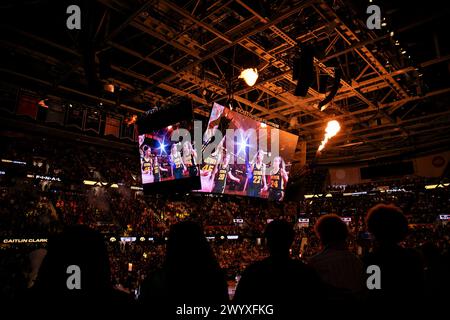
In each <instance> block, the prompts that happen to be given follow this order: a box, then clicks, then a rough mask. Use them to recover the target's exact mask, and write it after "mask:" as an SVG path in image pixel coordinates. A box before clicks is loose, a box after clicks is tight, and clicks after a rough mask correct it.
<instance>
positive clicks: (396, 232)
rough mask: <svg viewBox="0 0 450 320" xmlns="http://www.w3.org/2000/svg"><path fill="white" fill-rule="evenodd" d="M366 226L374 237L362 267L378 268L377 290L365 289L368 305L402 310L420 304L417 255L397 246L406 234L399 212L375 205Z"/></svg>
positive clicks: (420, 274) (421, 280)
mask: <svg viewBox="0 0 450 320" xmlns="http://www.w3.org/2000/svg"><path fill="white" fill-rule="evenodd" d="M366 224H367V228H368V230H369V232H370V233H372V234H373V236H374V238H375V247H374V250H373V252H372V253H369V254H368V255H367V256H366V257H365V259H364V262H365V264H366V266H370V265H377V266H379V267H380V271H381V289H379V290H377V289H373V290H369V297H368V298H369V299H368V303H369V305H372V306H383V307H384V306H386V307H388V306H389V307H391V308H392V309H399V308H401V309H405V308H407V306H419V305H421V304H423V288H424V273H423V265H422V262H421V259H420V256H419V254H418V253H417V252H416V251H414V250H412V249H407V248H403V247H401V246H400V245H399V243H400V242H401V241H402V240H404V239H405V237H406V235H407V233H408V221H407V220H406V217H405V216H404V215H403V212H402V211H401V209H400V208H398V207H396V206H394V205H385V204H378V205H376V206H374V207H373V208H371V209H370V210H369V212H368V214H367V218H366Z"/></svg>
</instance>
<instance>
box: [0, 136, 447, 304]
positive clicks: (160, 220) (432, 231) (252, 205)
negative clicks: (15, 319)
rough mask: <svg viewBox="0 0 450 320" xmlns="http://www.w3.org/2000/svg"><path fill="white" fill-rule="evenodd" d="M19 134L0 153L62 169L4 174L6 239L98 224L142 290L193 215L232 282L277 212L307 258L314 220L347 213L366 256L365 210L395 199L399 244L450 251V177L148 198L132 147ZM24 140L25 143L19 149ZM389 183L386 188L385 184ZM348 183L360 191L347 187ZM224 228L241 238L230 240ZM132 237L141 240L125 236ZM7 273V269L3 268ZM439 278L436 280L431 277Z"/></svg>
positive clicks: (114, 270)
mask: <svg viewBox="0 0 450 320" xmlns="http://www.w3.org/2000/svg"><path fill="white" fill-rule="evenodd" d="M14 141H15V142H14V143H8V144H7V146H8V147H7V148H6V149H5V150H2V158H3V159H12V160H18V161H24V162H26V163H27V170H28V171H27V172H28V173H30V172H34V174H43V175H49V176H52V175H54V176H58V177H61V180H62V182H48V181H41V180H37V179H28V178H26V177H25V176H23V177H20V178H11V177H0V179H1V180H0V181H1V185H0V188H1V189H0V232H1V235H2V238H29V237H48V236H51V235H52V234H56V233H58V232H60V231H61V230H63V229H64V228H65V227H67V226H74V225H85V226H88V227H89V228H91V229H93V230H96V231H100V232H101V233H102V234H103V236H104V239H105V243H106V244H107V249H108V254H109V261H110V265H111V278H112V283H113V285H114V286H115V287H116V288H119V289H121V290H122V291H124V292H127V293H129V294H132V295H134V296H136V297H137V296H139V294H140V288H141V286H142V283H143V281H144V279H146V278H147V277H148V276H149V275H150V274H152V273H153V272H155V271H156V270H158V269H159V268H161V267H162V266H163V265H164V261H165V254H166V246H167V242H168V238H169V237H170V229H171V226H173V225H176V224H178V223H180V222H183V221H196V222H197V223H198V224H199V225H201V226H202V228H203V230H204V234H205V235H206V236H207V237H208V238H209V239H210V241H209V245H210V246H211V249H212V252H213V253H214V256H215V257H216V258H217V262H218V265H219V266H220V268H221V269H222V270H223V271H224V272H225V279H226V281H228V285H229V287H230V288H233V290H234V288H235V286H236V282H237V280H239V278H240V277H241V276H242V275H243V274H244V270H246V268H248V267H249V266H250V265H252V263H254V262H255V261H258V260H262V259H264V258H266V257H267V256H268V254H269V252H268V251H267V248H266V245H265V241H264V236H265V230H266V227H267V225H268V223H269V222H270V221H271V220H273V219H275V220H283V221H287V222H289V223H290V225H294V226H295V227H294V230H293V244H292V247H290V255H291V256H292V257H294V258H295V259H296V260H299V261H308V260H309V259H310V258H311V257H313V256H315V255H316V254H317V253H318V252H320V250H321V248H322V246H323V239H321V238H320V237H319V236H318V234H319V233H320V232H317V230H315V229H314V225H315V224H316V223H317V222H318V221H320V219H321V217H323V216H324V215H326V214H337V215H338V216H339V217H349V218H351V221H350V222H348V225H347V228H348V230H349V233H348V235H346V239H345V242H346V246H347V247H348V250H349V252H352V253H353V254H355V255H356V256H364V255H366V254H367V253H369V252H370V251H371V245H372V241H373V239H372V238H370V237H371V236H373V235H370V234H367V233H366V231H367V230H368V226H367V225H366V217H367V212H368V211H369V209H370V208H372V207H373V206H375V205H376V204H379V203H392V204H395V205H396V206H398V207H399V208H400V209H401V210H402V211H403V213H404V214H405V216H406V218H407V221H408V223H409V233H408V235H407V236H406V237H405V239H401V242H402V244H403V245H404V246H406V247H409V248H416V249H421V252H422V256H423V257H424V259H425V257H426V258H427V259H425V260H426V261H427V263H426V265H427V266H429V268H435V266H434V265H433V263H435V261H436V260H439V259H440V257H444V256H445V255H448V254H449V252H450V225H449V224H447V223H446V222H445V221H441V220H439V214H449V213H450V189H449V187H448V186H444V187H441V188H434V189H430V190H427V189H425V187H424V186H425V184H427V183H428V182H427V181H424V180H422V179H418V178H417V179H415V180H411V179H407V180H403V181H397V182H389V183H387V182H380V183H371V184H366V185H355V186H345V187H341V186H330V187H328V189H327V191H326V192H324V193H323V194H321V195H320V196H316V197H308V198H302V199H298V200H296V201H286V202H283V203H275V202H267V201H265V200H264V201H262V200H261V199H253V198H247V197H225V196H224V197H222V196H209V195H201V194H195V193H194V194H183V195H165V196H156V195H155V196H151V197H148V196H147V197H144V196H143V195H142V193H141V192H140V191H136V190H131V189H130V186H131V185H139V178H138V177H136V175H135V174H134V173H133V172H137V171H138V170H136V171H134V170H133V169H135V168H134V162H133V161H131V160H129V159H131V158H132V156H131V155H128V157H130V158H127V156H124V157H120V158H119V157H117V155H114V154H113V153H112V152H110V153H108V152H107V151H105V152H104V151H103V150H99V149H98V148H93V147H87V148H86V151H85V150H84V149H83V152H75V151H73V149H71V148H72V147H70V146H68V145H66V143H62V142H61V143H60V144H58V145H56V146H57V147H55V143H56V142H55V141H52V143H51V144H50V143H49V144H46V143H40V144H39V147H34V146H29V145H27V143H25V142H23V141H21V140H14ZM27 148H28V149H29V152H22V153H20V152H19V151H20V150H21V151H23V150H26V149H27ZM18 150H19V151H18ZM36 155H39V156H38V157H37V156H36ZM39 159H41V160H39ZM29 164H31V167H30V166H29ZM131 164H133V165H131ZM136 165H138V164H136ZM17 166H20V164H18V165H17ZM105 177H108V180H109V181H113V182H115V183H116V182H117V183H119V185H118V186H117V188H112V187H111V186H110V185H106V186H85V185H82V184H78V185H76V184H75V183H73V181H76V180H78V181H81V180H83V179H95V180H100V181H101V180H103V179H104V178H105ZM65 181H70V183H66V182H65ZM43 185H45V187H43ZM386 185H387V188H385V189H384V190H383V191H380V190H382V189H380V186H386ZM351 192H364V193H362V194H358V195H348V194H347V193H351ZM344 193H345V194H344ZM329 194H331V196H329ZM346 194H347V195H346ZM300 218H308V219H309V224H308V225H307V226H301V225H299V224H298V223H297V221H298V219H300ZM227 235H235V236H236V235H237V236H238V238H237V239H227ZM126 236H130V237H136V239H135V241H133V242H123V241H121V240H120V237H126ZM112 237H115V240H116V241H112V240H111V238H112ZM140 237H144V241H141V240H140ZM150 237H151V238H153V241H150V240H149V238H150ZM211 237H214V239H212V238H211ZM20 246H21V245H19V244H17V245H15V246H14V245H9V244H3V245H2V247H1V252H2V264H3V263H4V261H5V259H9V258H5V257H7V256H8V252H10V251H14V250H16V251H15V252H19V251H20V254H23V253H24V252H27V250H26V249H23V248H24V247H21V248H20V250H19V249H18V248H19V247H20ZM36 246H37V247H39V245H34V246H30V248H29V251H31V250H32V249H35V248H36ZM41 246H42V245H41ZM14 248H15V249H14ZM2 268H4V267H3V266H2ZM1 276H2V277H6V276H5V273H4V270H2V275H1ZM433 281H435V279H433ZM433 285H435V283H434V282H433V283H432V284H431V285H430V286H433ZM5 288H6V287H5ZM430 290H431V289H430ZM5 295H6V293H4V292H2V296H5Z"/></svg>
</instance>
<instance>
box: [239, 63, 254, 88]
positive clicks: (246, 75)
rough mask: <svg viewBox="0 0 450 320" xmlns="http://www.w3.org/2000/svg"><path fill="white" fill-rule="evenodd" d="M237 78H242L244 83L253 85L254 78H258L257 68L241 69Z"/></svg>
mask: <svg viewBox="0 0 450 320" xmlns="http://www.w3.org/2000/svg"><path fill="white" fill-rule="evenodd" d="M239 79H244V81H245V83H246V84H247V85H248V86H250V87H251V86H253V85H254V84H255V83H256V80H258V69H256V68H247V69H244V70H242V72H241V74H240V75H239Z"/></svg>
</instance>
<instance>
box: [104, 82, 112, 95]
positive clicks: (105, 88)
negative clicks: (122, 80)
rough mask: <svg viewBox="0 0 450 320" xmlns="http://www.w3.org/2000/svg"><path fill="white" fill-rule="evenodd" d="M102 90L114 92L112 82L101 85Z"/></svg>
mask: <svg viewBox="0 0 450 320" xmlns="http://www.w3.org/2000/svg"><path fill="white" fill-rule="evenodd" d="M103 90H105V91H106V92H109V93H114V84H112V83H105V84H104V85H103Z"/></svg>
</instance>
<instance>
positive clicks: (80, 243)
mask: <svg viewBox="0 0 450 320" xmlns="http://www.w3.org/2000/svg"><path fill="white" fill-rule="evenodd" d="M72 265H75V266H78V267H79V268H80V271H81V272H80V274H81V277H80V279H81V290H69V289H68V287H67V279H68V277H69V276H70V275H71V274H73V271H72V272H71V273H68V271H67V269H68V267H69V266H72ZM35 287H36V289H37V290H40V291H42V292H45V293H48V294H51V295H55V296H57V297H58V298H62V297H64V296H96V295H98V294H99V292H104V291H105V290H108V289H111V282H110V265H109V258H108V253H107V250H106V245H105V243H104V239H103V236H102V235H101V234H100V233H99V232H97V231H94V230H92V229H90V228H88V227H87V226H83V225H76V226H72V227H68V228H67V229H66V230H64V232H62V233H61V234H59V235H57V236H55V237H51V238H50V239H49V241H48V248H47V255H46V256H45V258H44V261H43V262H42V265H41V268H40V270H39V273H38V277H37V279H36V283H35Z"/></svg>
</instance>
